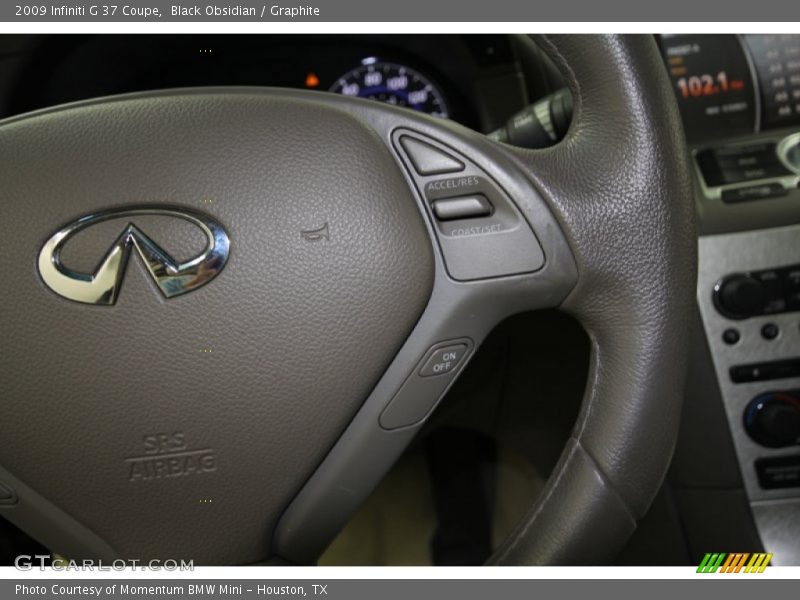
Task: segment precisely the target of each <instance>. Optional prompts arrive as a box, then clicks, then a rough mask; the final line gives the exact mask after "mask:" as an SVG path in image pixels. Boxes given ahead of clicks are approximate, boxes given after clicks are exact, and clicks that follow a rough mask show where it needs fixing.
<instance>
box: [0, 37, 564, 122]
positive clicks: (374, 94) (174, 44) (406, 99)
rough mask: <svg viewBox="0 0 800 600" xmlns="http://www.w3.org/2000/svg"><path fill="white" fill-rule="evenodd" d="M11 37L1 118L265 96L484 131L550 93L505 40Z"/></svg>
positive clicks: (515, 41) (514, 43)
mask: <svg viewBox="0 0 800 600" xmlns="http://www.w3.org/2000/svg"><path fill="white" fill-rule="evenodd" d="M9 37H14V36H9ZM17 37H18V38H19V39H20V45H21V46H23V48H22V49H17V50H16V54H17V55H18V57H19V59H20V60H19V62H20V66H19V69H18V70H17V76H16V77H14V78H12V80H11V81H10V82H9V83H8V84H7V85H8V87H9V89H8V92H7V94H6V105H5V107H2V106H0V117H2V116H8V115H11V114H17V113H21V112H26V111H29V110H34V109H37V108H42V107H46V106H52V105H55V104H61V103H65V102H72V101H76V100H81V99H85V98H92V97H98V96H107V95H113V94H121V93H127V92H136V91H146V90H157V89H166V88H180V87H195V86H268V87H290V88H305V89H308V90H313V91H319V92H333V93H340V94H345V95H351V96H359V97H363V98H368V99H373V100H378V101H382V102H387V103H391V104H396V105H398V106H405V107H408V108H411V109H413V110H419V111H423V112H426V113H429V114H431V115H434V116H437V117H441V118H449V119H453V120H455V121H457V122H459V123H461V124H463V125H466V126H468V127H470V128H473V129H477V130H481V131H491V130H492V129H493V128H496V127H497V126H499V125H500V124H501V123H502V122H503V121H504V120H505V119H507V118H508V117H509V116H510V115H511V114H513V113H514V112H516V111H518V110H519V109H521V108H522V107H523V106H525V105H526V104H527V103H528V101H529V97H530V96H531V95H544V94H547V93H548V92H549V91H550V90H549V89H548V88H547V87H546V86H547V82H545V81H544V80H543V79H539V80H537V77H534V78H530V77H527V78H526V77H524V76H523V73H522V68H521V64H520V60H519V58H518V55H519V53H520V44H521V43H523V42H521V41H520V38H517V37H514V36H507V35H430V36H429V35H391V36H380V35H347V36H345V35H303V36H296V35H236V36H229V35H212V36H202V35H180V36H171V35H96V36H85V35H64V36H41V37H38V38H36V39H30V38H31V37H32V36H28V37H23V36H17ZM0 41H3V40H0ZM528 50H529V49H528ZM528 50H526V51H528ZM2 54H3V52H2V48H0V58H2Z"/></svg>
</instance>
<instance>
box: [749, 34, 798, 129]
mask: <svg viewBox="0 0 800 600" xmlns="http://www.w3.org/2000/svg"><path fill="white" fill-rule="evenodd" d="M744 39H745V43H746V44H747V46H748V48H749V49H750V55H751V56H752V57H753V64H754V65H755V68H756V72H757V73H758V79H759V81H760V83H761V85H760V88H761V106H762V116H761V124H762V128H764V129H767V128H770V127H788V126H792V125H795V124H796V123H800V35H796V34H795V35H792V34H782V35H777V34H773V35H747V36H745V37H744Z"/></svg>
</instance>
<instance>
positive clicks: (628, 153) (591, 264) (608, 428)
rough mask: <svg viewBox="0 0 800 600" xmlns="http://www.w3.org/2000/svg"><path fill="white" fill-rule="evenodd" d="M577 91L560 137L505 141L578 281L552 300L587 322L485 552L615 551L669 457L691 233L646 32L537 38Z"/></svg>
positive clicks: (584, 556) (692, 256) (659, 69)
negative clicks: (518, 500)
mask: <svg viewBox="0 0 800 600" xmlns="http://www.w3.org/2000/svg"><path fill="white" fill-rule="evenodd" d="M538 42H539V43H540V45H541V46H542V48H543V49H544V50H545V52H546V53H547V54H548V55H549V56H550V57H551V59H552V60H553V61H554V62H555V64H556V65H557V66H558V68H559V69H560V70H561V72H562V73H563V75H564V77H565V79H566V80H567V82H568V85H569V87H570V89H571V91H572V94H573V97H574V99H575V110H574V115H573V122H572V125H571V127H570V130H569V132H568V134H567V136H566V138H565V139H564V140H563V141H562V142H561V143H559V144H557V145H556V146H553V147H552V148H549V149H546V150H538V151H525V150H518V149H509V152H512V153H513V154H514V155H515V156H516V158H517V159H518V160H519V162H520V163H521V164H522V165H524V168H526V169H527V171H528V172H529V174H530V176H531V178H532V179H533V180H534V181H535V182H536V183H537V186H538V187H539V189H540V191H541V192H542V194H543V196H544V197H545V199H546V200H547V201H548V202H549V203H550V206H551V208H552V209H553V212H554V214H555V215H556V218H557V219H558V220H559V222H560V224H561V226H562V228H563V230H564V232H565V234H566V236H567V239H568V241H569V243H570V245H571V248H572V251H573V253H574V256H575V260H576V262H577V266H578V283H577V284H576V287H575V288H574V289H573V291H572V292H571V293H570V295H569V296H568V297H567V298H566V300H565V301H564V302H563V303H562V306H561V309H562V310H564V311H566V312H568V313H570V314H572V315H574V316H575V317H576V318H577V319H578V320H579V321H580V322H581V323H582V324H583V326H584V327H585V329H586V331H587V333H588V334H589V336H590V339H591V343H592V359H591V370H590V374H589V378H588V384H587V389H586V392H585V396H584V400H583V405H582V409H581V412H580V415H579V417H578V420H577V423H576V425H575V428H574V430H573V432H572V436H571V439H570V441H569V443H568V444H567V446H566V448H565V450H564V452H563V454H562V456H561V459H560V460H559V462H558V464H557V466H556V467H555V470H554V472H553V473H552V474H551V476H550V479H549V481H548V483H547V486H546V487H545V489H544V491H543V492H542V494H541V496H540V497H539V499H538V501H537V502H536V504H535V505H534V506H533V507H532V508H531V510H530V511H529V512H528V514H527V515H526V516H525V517H524V519H523V520H522V522H521V523H520V524H519V525H518V526H517V528H516V529H515V531H514V532H513V534H512V535H511V536H510V537H509V538H508V539H507V540H506V542H505V543H504V544H503V545H502V547H501V548H499V549H498V550H497V552H496V553H495V555H494V556H493V557H492V559H491V561H490V562H491V563H493V564H560V565H564V564H600V563H603V562H608V561H610V560H613V557H614V556H615V555H616V553H617V552H618V551H619V549H621V547H622V546H623V545H624V543H625V542H626V541H627V539H628V538H629V536H630V534H631V533H632V532H633V531H634V529H635V527H636V521H637V519H639V518H641V517H642V516H643V515H644V514H645V512H646V511H647V510H648V508H649V506H650V503H651V502H652V499H653V497H654V496H655V494H656V492H657V491H658V489H659V487H660V485H661V483H662V481H663V478H664V475H665V473H666V469H667V467H668V465H669V462H670V460H671V457H672V452H673V450H674V445H675V439H676V435H677V429H678V423H679V417H680V411H681V405H682V401H683V391H684V379H685V372H686V365H687V355H688V352H687V350H688V347H689V340H688V332H689V319H690V316H691V314H692V311H693V310H694V302H695V291H696V244H697V242H696V239H697V238H696V233H695V227H694V207H693V198H692V191H691V190H692V188H691V176H690V170H689V160H688V152H687V149H686V146H685V137H684V134H683V128H682V125H681V120H680V116H679V114H678V108H677V105H676V102H675V100H674V96H673V92H672V90H671V88H670V85H669V82H668V79H667V76H666V73H665V71H664V68H663V64H662V62H661V59H660V56H659V53H658V49H657V47H656V43H655V40H654V39H653V38H652V37H650V36H642V35H636V36H616V35H603V36H583V35H581V36H552V37H550V36H548V37H542V38H540V39H539V40H538Z"/></svg>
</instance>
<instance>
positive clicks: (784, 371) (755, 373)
mask: <svg viewBox="0 0 800 600" xmlns="http://www.w3.org/2000/svg"><path fill="white" fill-rule="evenodd" d="M730 375H731V381H733V383H751V382H753V381H767V380H769V379H790V378H793V377H800V358H788V359H786V360H775V361H772V362H765V363H754V364H749V365H737V366H735V367H731V370H730Z"/></svg>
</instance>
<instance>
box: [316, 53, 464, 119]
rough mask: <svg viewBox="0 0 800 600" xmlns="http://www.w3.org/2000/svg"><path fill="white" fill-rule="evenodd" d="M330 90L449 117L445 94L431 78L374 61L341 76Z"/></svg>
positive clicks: (365, 62) (368, 61)
mask: <svg viewBox="0 0 800 600" xmlns="http://www.w3.org/2000/svg"><path fill="white" fill-rule="evenodd" d="M330 91H331V92H334V93H336V94H344V95H345V96H358V97H359V98H370V99H372V100H378V101H379V102H386V103H387V104H394V105H396V106H405V107H408V108H413V109H414V110H419V111H422V112H425V113H428V114H429V115H433V116H435V117H444V118H447V117H448V116H449V111H448V110H447V105H446V104H445V101H444V98H443V97H442V93H441V91H439V89H438V88H437V87H436V86H435V85H434V84H433V83H432V82H431V81H430V80H429V79H428V78H427V77H425V76H424V75H421V74H420V73H419V72H417V71H415V70H414V69H412V68H410V67H406V66H404V65H398V64H395V63H389V62H383V61H379V60H376V59H374V58H368V59H365V60H364V61H363V63H362V64H361V65H360V66H358V67H356V68H355V69H353V70H352V71H349V72H348V73H345V74H344V75H342V76H341V77H339V79H337V80H336V83H334V84H333V86H331V89H330Z"/></svg>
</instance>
